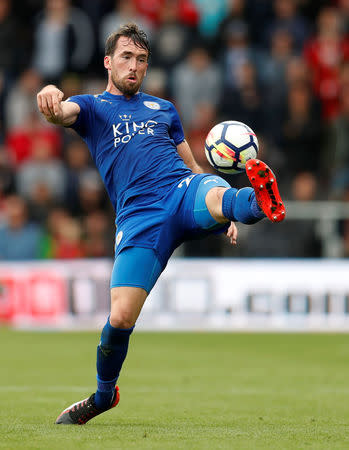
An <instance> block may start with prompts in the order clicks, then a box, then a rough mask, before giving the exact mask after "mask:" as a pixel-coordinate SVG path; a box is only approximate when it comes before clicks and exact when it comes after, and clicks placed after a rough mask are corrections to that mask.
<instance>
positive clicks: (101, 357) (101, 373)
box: [95, 318, 134, 409]
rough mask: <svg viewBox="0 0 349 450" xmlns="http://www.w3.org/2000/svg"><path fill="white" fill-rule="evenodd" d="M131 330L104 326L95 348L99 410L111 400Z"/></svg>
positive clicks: (104, 407)
mask: <svg viewBox="0 0 349 450" xmlns="http://www.w3.org/2000/svg"><path fill="white" fill-rule="evenodd" d="M133 328H134V327H132V328H127V329H121V328H114V327H112V326H111V325H110V322H109V318H108V320H107V323H106V324H105V326H104V328H103V330H102V335H101V341H100V343H99V345H98V347H97V391H96V393H95V403H96V406H97V408H99V409H107V408H108V407H109V406H110V402H111V400H112V397H113V394H114V390H115V384H116V382H117V379H118V378H119V374H120V370H121V367H122V364H123V362H124V360H125V358H126V355H127V349H128V342H129V339H130V335H131V333H132V331H133Z"/></svg>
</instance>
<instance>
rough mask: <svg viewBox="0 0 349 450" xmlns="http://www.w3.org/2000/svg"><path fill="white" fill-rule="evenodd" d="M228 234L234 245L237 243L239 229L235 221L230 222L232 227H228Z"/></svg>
mask: <svg viewBox="0 0 349 450" xmlns="http://www.w3.org/2000/svg"><path fill="white" fill-rule="evenodd" d="M227 236H228V238H230V243H231V244H232V245H236V241H237V238H238V229H237V227H236V225H235V223H234V222H230V227H229V228H228V231H227Z"/></svg>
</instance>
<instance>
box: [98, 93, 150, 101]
mask: <svg viewBox="0 0 349 450" xmlns="http://www.w3.org/2000/svg"><path fill="white" fill-rule="evenodd" d="M102 95H103V96H104V97H106V98H109V99H111V100H116V101H124V102H131V103H134V102H138V101H139V100H140V99H141V97H142V95H143V93H142V92H138V94H135V95H133V96H132V97H131V98H129V99H128V98H126V97H125V96H124V95H116V94H111V93H110V92H108V91H104V92H103V94H102Z"/></svg>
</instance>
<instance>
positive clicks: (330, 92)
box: [304, 8, 349, 119]
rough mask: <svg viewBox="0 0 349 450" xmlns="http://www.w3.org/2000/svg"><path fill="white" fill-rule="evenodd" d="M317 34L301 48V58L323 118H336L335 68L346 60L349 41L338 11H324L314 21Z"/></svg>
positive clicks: (337, 91)
mask: <svg viewBox="0 0 349 450" xmlns="http://www.w3.org/2000/svg"><path fill="white" fill-rule="evenodd" d="M317 25H318V32H317V34H316V36H315V37H314V38H313V39H311V40H310V41H309V42H308V43H307V44H306V46H305V49H304V56H305V59H306V61H307V63H308V65H309V67H310V69H311V71H312V76H313V87H314V90H315V93H316V95H317V96H318V97H319V99H320V100H321V102H322V109H323V116H324V117H325V118H326V119H332V118H333V117H335V116H336V115H337V114H338V108H339V102H338V94H339V79H338V76H339V67H340V64H341V63H343V62H344V61H348V60H349V39H348V36H347V35H344V34H343V32H342V23H341V18H340V15H339V11H338V10H337V9H336V8H324V9H323V10H321V12H320V14H319V16H318V19H317Z"/></svg>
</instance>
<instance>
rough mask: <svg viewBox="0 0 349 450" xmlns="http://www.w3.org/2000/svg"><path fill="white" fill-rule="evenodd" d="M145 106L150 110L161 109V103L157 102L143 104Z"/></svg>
mask: <svg viewBox="0 0 349 450" xmlns="http://www.w3.org/2000/svg"><path fill="white" fill-rule="evenodd" d="M143 105H144V106H146V107H147V108H150V109H160V105H159V103H156V102H143Z"/></svg>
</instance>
